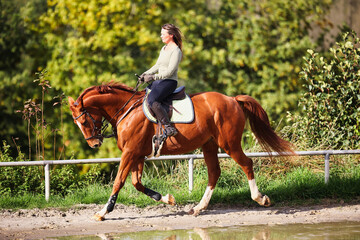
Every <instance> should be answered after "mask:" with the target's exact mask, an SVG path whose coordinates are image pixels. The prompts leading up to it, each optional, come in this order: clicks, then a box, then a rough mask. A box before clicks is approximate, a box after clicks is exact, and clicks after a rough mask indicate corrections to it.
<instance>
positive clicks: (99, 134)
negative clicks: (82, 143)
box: [73, 74, 144, 140]
mask: <svg viewBox="0 0 360 240" xmlns="http://www.w3.org/2000/svg"><path fill="white" fill-rule="evenodd" d="M135 76H136V77H137V78H138V81H137V83H136V87H135V88H134V93H133V95H132V96H131V97H130V98H129V100H127V102H126V103H125V104H124V105H123V106H122V107H121V108H120V109H119V110H118V111H117V112H116V113H115V114H114V116H113V117H112V118H111V119H110V120H109V121H108V123H106V124H105V125H104V126H103V124H104V122H105V121H107V120H106V119H105V118H104V119H103V120H102V121H101V122H100V121H96V120H95V119H94V118H93V117H92V116H91V114H90V113H89V112H88V111H86V109H85V110H84V111H82V112H81V113H80V115H79V116H77V117H73V119H74V120H77V119H79V118H80V117H81V116H82V115H84V114H85V115H86V116H88V117H89V118H90V119H91V121H92V122H93V124H94V128H93V131H92V135H91V136H90V137H88V138H85V140H90V139H93V138H97V139H102V138H111V137H115V136H116V128H114V127H113V133H112V134H110V135H104V133H105V131H106V129H107V128H108V126H109V123H110V122H111V121H112V120H113V119H114V118H115V117H116V116H117V115H118V114H119V113H120V112H121V111H122V110H123V109H124V108H125V107H126V106H127V105H128V104H129V102H130V101H131V99H132V98H133V97H134V96H135V94H136V93H137V92H138V89H139V87H140V85H143V84H144V83H143V84H141V82H140V77H139V76H138V75H137V74H135ZM139 100H141V99H139ZM139 100H138V101H139ZM138 101H136V102H135V103H134V104H133V105H131V107H130V108H129V109H128V110H127V111H126V112H125V113H124V114H123V115H122V116H121V118H120V119H119V121H118V122H117V123H116V126H117V125H118V124H119V123H120V122H121V121H122V120H123V119H124V118H125V117H126V116H127V115H128V113H129V112H130V111H131V110H132V109H133V107H134V105H135V104H136V103H137V102H138ZM98 122H100V123H101V129H100V128H98V127H97V126H96V123H98Z"/></svg>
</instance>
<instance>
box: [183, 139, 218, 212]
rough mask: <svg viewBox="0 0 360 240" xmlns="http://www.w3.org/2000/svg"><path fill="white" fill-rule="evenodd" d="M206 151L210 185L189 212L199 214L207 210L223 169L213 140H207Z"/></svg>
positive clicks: (204, 149) (204, 148)
mask: <svg viewBox="0 0 360 240" xmlns="http://www.w3.org/2000/svg"><path fill="white" fill-rule="evenodd" d="M202 149H203V152H204V158H205V163H206V166H207V170H208V178H209V179H208V185H207V187H206V190H205V193H204V195H203V197H202V199H201V201H200V203H199V204H198V205H196V206H195V207H194V208H192V209H191V210H190V211H189V214H191V215H194V216H197V215H199V214H200V212H201V211H202V210H205V209H206V208H207V207H208V205H209V202H210V199H211V196H212V194H213V192H214V189H215V186H216V183H217V180H218V179H219V177H220V174H221V169H220V165H219V159H218V156H217V150H218V146H217V145H216V143H215V142H214V141H213V140H210V141H209V142H207V143H206V144H205V145H204V146H202Z"/></svg>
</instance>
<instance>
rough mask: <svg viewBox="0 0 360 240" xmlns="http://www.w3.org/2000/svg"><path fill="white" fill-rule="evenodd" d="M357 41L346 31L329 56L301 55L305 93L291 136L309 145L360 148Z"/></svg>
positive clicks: (359, 64) (359, 52)
mask: <svg viewBox="0 0 360 240" xmlns="http://www.w3.org/2000/svg"><path fill="white" fill-rule="evenodd" d="M359 43H360V40H359V38H358V37H357V36H356V33H354V32H352V33H346V34H344V35H343V38H342V39H341V41H339V42H338V43H336V47H334V48H331V49H330V54H328V55H327V56H328V57H324V56H321V55H320V54H319V53H316V52H315V51H313V50H309V51H308V55H307V56H306V57H304V60H305V61H304V66H303V71H302V72H301V78H302V79H303V80H304V81H305V83H306V84H305V87H306V92H305V93H304V95H303V97H302V98H301V101H300V107H301V110H302V114H301V115H300V116H298V117H295V118H294V119H293V121H294V124H295V125H296V126H297V127H296V128H294V129H293V130H294V135H296V136H297V137H298V138H299V139H300V141H301V142H306V143H307V144H308V147H312V148H313V147H316V146H317V147H320V148H331V149H359V148H360V48H359Z"/></svg>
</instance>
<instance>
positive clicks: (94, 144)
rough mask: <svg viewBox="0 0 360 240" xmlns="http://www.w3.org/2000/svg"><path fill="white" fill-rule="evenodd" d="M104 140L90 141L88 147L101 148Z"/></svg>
mask: <svg viewBox="0 0 360 240" xmlns="http://www.w3.org/2000/svg"><path fill="white" fill-rule="evenodd" d="M102 143H103V142H102V139H92V140H88V145H89V146H90V147H91V148H99V147H101V145H102Z"/></svg>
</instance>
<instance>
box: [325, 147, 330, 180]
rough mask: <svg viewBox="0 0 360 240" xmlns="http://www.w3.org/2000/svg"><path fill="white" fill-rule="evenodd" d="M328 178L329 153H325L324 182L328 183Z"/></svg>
mask: <svg viewBox="0 0 360 240" xmlns="http://www.w3.org/2000/svg"><path fill="white" fill-rule="evenodd" d="M329 178H330V154H329V153H327V154H325V184H328V183H329Z"/></svg>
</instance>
